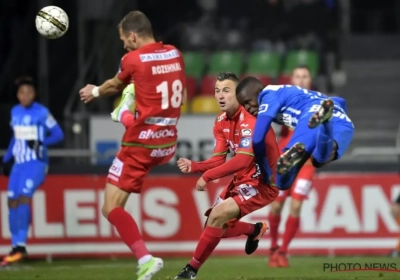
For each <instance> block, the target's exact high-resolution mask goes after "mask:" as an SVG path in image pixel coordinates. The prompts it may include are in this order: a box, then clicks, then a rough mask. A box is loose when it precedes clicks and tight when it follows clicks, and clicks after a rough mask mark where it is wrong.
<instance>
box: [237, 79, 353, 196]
mask: <svg viewBox="0 0 400 280" xmlns="http://www.w3.org/2000/svg"><path fill="white" fill-rule="evenodd" d="M236 96H237V98H238V100H239V103H240V104H242V105H243V106H244V107H245V108H246V110H247V111H248V112H249V113H251V114H253V115H254V116H257V122H256V126H255V129H254V133H253V146H254V154H255V156H256V161H257V163H258V164H259V166H260V170H261V172H263V173H265V172H267V170H266V167H265V166H266V165H267V164H266V159H265V157H264V154H265V149H266V148H265V144H264V141H263V139H264V137H265V135H266V134H267V132H268V131H269V129H270V127H271V123H272V122H273V121H274V122H277V123H278V124H284V125H286V126H289V127H291V128H293V129H294V133H293V136H292V138H291V139H290V141H289V143H288V145H287V146H286V148H285V149H286V152H285V153H284V154H282V155H281V156H280V158H279V160H278V163H277V173H278V175H277V185H278V186H279V188H280V189H282V190H285V189H289V188H290V187H291V186H292V184H293V182H294V179H295V178H296V175H297V173H298V171H299V170H300V169H301V167H302V166H303V164H304V163H305V162H306V161H307V160H308V159H309V158H310V157H311V161H312V164H313V166H314V167H317V168H319V167H322V166H324V165H325V164H327V163H329V162H331V161H334V160H338V159H340V158H341V157H342V155H343V154H344V153H345V151H346V150H347V148H348V146H349V145H350V143H351V140H352V138H353V135H354V125H353V123H352V121H351V120H350V119H349V117H348V116H347V114H346V104H345V100H344V99H342V98H340V97H332V98H330V99H329V98H328V97H327V96H326V95H323V94H321V93H319V92H316V91H311V90H307V89H303V88H301V87H296V86H292V85H269V86H267V87H265V86H264V85H263V84H262V82H261V81H259V80H258V79H256V78H254V77H247V78H244V79H243V80H242V81H240V83H239V84H238V86H237V88H236ZM317 128H318V129H317Z"/></svg>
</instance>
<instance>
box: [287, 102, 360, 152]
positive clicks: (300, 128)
mask: <svg viewBox="0 0 400 280" xmlns="http://www.w3.org/2000/svg"><path fill="white" fill-rule="evenodd" d="M313 114H314V113H313V112H309V113H307V114H305V115H304V116H302V117H301V118H300V119H299V121H298V123H297V126H296V129H295V130H294V133H293V136H292V138H291V139H290V141H289V143H288V145H287V146H286V147H285V149H289V148H290V147H292V146H293V145H294V144H296V143H297V142H301V143H303V144H304V145H305V147H306V152H307V153H308V154H309V155H312V154H313V152H314V150H315V146H316V144H317V137H318V133H319V129H320V128H319V127H317V128H314V129H311V128H309V127H308V121H309V120H310V118H311V116H312V115H313ZM330 121H331V122H332V129H333V139H334V140H335V142H336V144H337V145H338V149H337V157H336V159H339V158H341V157H342V156H343V154H344V153H345V152H346V150H347V149H348V147H349V146H350V143H351V141H352V140H353V135H354V126H353V123H352V122H351V120H350V119H349V118H348V117H347V116H346V115H345V114H343V112H340V111H338V110H334V112H333V117H332V119H331V120H330Z"/></svg>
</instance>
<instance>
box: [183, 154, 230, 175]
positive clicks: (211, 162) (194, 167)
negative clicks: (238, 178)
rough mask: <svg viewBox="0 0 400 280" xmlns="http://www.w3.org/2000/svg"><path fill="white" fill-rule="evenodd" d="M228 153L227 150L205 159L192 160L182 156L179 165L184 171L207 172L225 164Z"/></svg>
mask: <svg viewBox="0 0 400 280" xmlns="http://www.w3.org/2000/svg"><path fill="white" fill-rule="evenodd" d="M226 155H227V153H226V152H225V153H222V154H216V155H213V156H212V157H211V158H209V159H207V160H203V161H192V160H190V159H187V158H180V159H179V160H178V161H177V166H178V168H179V169H180V170H181V172H182V173H195V172H205V171H207V170H209V169H212V168H214V167H217V166H220V165H221V164H223V163H224V162H225V161H226Z"/></svg>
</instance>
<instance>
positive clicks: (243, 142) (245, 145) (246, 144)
mask: <svg viewBox="0 0 400 280" xmlns="http://www.w3.org/2000/svg"><path fill="white" fill-rule="evenodd" d="M250 145H251V138H250V137H246V138H243V139H242V140H240V144H239V148H249V147H250Z"/></svg>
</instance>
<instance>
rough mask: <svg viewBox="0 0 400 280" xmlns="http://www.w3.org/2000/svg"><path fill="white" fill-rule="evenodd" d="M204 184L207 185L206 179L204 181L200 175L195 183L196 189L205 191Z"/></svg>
mask: <svg viewBox="0 0 400 280" xmlns="http://www.w3.org/2000/svg"><path fill="white" fill-rule="evenodd" d="M206 185H207V183H206V181H204V179H203V177H200V178H199V180H197V183H196V190H198V191H201V192H202V191H205V190H206Z"/></svg>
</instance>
